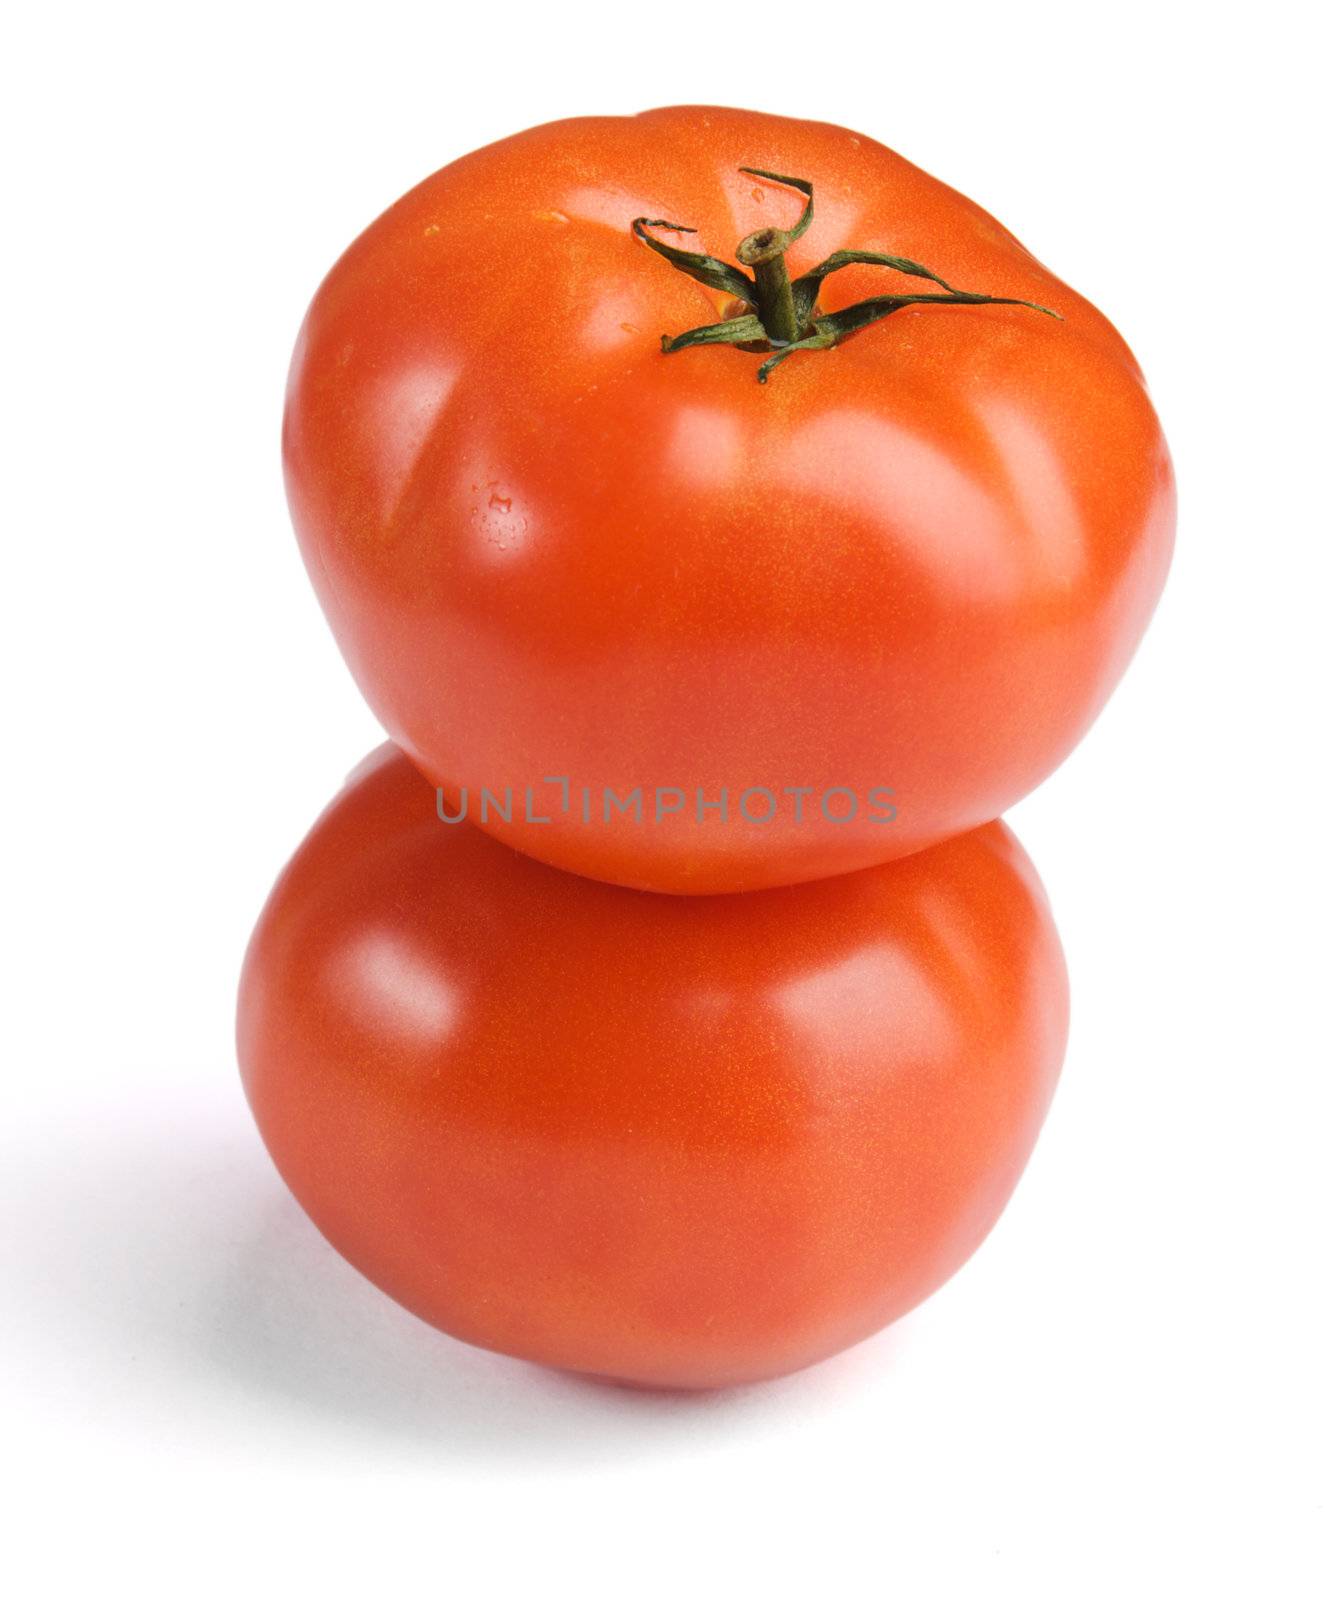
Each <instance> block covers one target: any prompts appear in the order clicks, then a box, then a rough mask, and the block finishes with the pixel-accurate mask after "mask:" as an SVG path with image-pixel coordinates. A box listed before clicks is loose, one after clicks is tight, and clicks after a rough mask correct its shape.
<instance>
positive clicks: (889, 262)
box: [239, 108, 1174, 1386]
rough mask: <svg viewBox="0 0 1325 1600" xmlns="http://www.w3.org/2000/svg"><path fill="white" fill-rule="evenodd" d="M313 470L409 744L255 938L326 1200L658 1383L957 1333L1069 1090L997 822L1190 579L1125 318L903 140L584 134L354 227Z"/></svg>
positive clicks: (317, 415) (517, 1337)
mask: <svg viewBox="0 0 1325 1600" xmlns="http://www.w3.org/2000/svg"><path fill="white" fill-rule="evenodd" d="M669 219H670V220H669ZM737 240H739V244H737V243H736V241H737ZM733 245H735V249H734V250H733V249H732V246H733ZM710 250H712V251H715V252H719V253H717V254H712V255H710V254H707V253H706V252H707V251H710ZM875 324H878V326H875ZM285 459H286V471H287V481H288V486H289V493H290V503H291V508H292V511H293V515H294V521H295V525H296V528H297V530H298V533H299V538H300V542H301V545H302V548H303V552H304V556H305V559H306V562H307V565H308V569H309V573H310V575H311V577H312V579H313V582H314V584H315V586H316V588H317V591H318V594H319V596H320V597H321V600H322V603H323V606H324V607H325V609H326V612H327V616H328V618H329V620H330V622H331V625H332V628H333V630H334V631H335V634H336V637H337V639H338V640H339V642H340V644H341V647H342V649H343V650H344V653H345V655H346V658H347V660H348V662H349V665H350V667H351V670H352V671H353V673H354V675H355V678H356V680H357V682H358V683H359V685H360V687H361V688H362V690H363V693H364V695H365V696H366V698H367V699H368V701H369V702H370V704H371V705H372V707H373V709H374V710H375V711H376V713H377V714H378V716H379V717H380V718H381V720H382V722H383V724H384V725H385V727H386V728H387V730H388V732H389V733H390V735H391V737H392V739H393V740H394V745H390V746H386V747H384V748H383V750H381V751H380V752H378V753H377V754H376V755H374V756H372V757H370V758H369V759H368V760H367V761H366V762H365V763H364V764H363V765H362V766H361V767H360V768H359V769H358V771H357V772H356V773H355V774H354V775H353V776H352V777H351V779H350V780H349V782H348V784H347V786H346V788H345V789H344V791H343V792H342V793H341V795H340V796H339V797H338V798H337V799H336V800H334V801H333V802H332V804H331V806H330V807H329V809H328V810H327V811H326V812H325V813H324V814H323V816H322V817H321V818H320V819H319V821H318V822H317V823H316V825H315V826H314V828H313V830H312V832H311V833H310V834H309V836H308V838H307V839H306V840H305V842H304V844H303V845H302V846H301V847H300V849H299V851H298V852H297V854H296V855H295V857H294V859H293V861H292V862H291V863H290V865H289V866H288V867H287V869H286V871H285V873H284V874H283V875H282V877H281V879H280V881H279V882H278V884H277V886H276V888H275V890H274V891H273V894H272V896H271V899H270V901H269V902H268V905H267V907H266V909H265V910H264V912H263V914H262V917H261V920H260V921H259V923H258V927H257V930H256V932H255V934H254V937H253V942H252V945H251V947H250V950H249V955H248V959H247V963H246V966H245V972H244V978H243V985H242V991H241V996H240V1011H239V1047H240V1058H241V1063H242V1067H243V1073H244V1080H245V1084H246V1087H247V1090H248V1094H249V1098H250V1101H251V1103H252V1106H253V1109H254V1112H255V1115H256V1117H257V1120H258V1123H259V1126H260V1127H261V1130H262V1133H263V1136H264V1138H265V1139H266V1141H267V1144H268V1146H269V1148H270V1150H271V1153H272V1155H273V1157H274V1159H275V1161H276V1164H277V1166H278V1167H279V1168H280V1170H281V1172H282V1174H283V1175H284V1177H285V1179H286V1181H287V1182H288V1183H289V1185H290V1187H291V1189H292V1190H293V1191H294V1193H295V1195H296V1196H297V1197H298V1199H299V1200H300V1202H301V1203H302V1204H303V1205H304V1207H305V1208H306V1209H307V1211H308V1212H309V1214H310V1216H311V1217H312V1218H313V1220H314V1221H315V1222H316V1223H317V1225H318V1226H319V1227H320V1228H321V1229H322V1231H323V1232H324V1233H325V1234H326V1236H327V1237H328V1238H329V1239H330V1240H331V1241H332V1243H333V1244H334V1245H335V1246H336V1247H337V1248H338V1249H340V1250H341V1251H342V1252H343V1253H344V1254H345V1255H346V1256H347V1257H348V1258H349V1259H350V1260H351V1261H352V1262H354V1263H355V1264H356V1265H357V1266H358V1267H359V1268H361V1269H362V1271H364V1272H365V1273H366V1274H367V1275H368V1276H369V1277H370V1278H372V1279H373V1281H374V1282H376V1283H378V1284H379V1285H381V1287H382V1288H384V1289H385V1290H386V1291H387V1292H388V1293H389V1294H391V1295H394V1296H395V1297H396V1298H397V1299H398V1300H400V1301H401V1302H402V1303H403V1304H405V1305H406V1306H408V1307H410V1308H411V1309H412V1310H414V1311H415V1312H417V1313H418V1314H419V1315H420V1316H422V1317H424V1318H426V1319H427V1320H429V1321H430V1322H433V1323H435V1324H436V1325H437V1326H439V1327H441V1328H443V1329H445V1330H446V1331H448V1332H450V1333H452V1334H455V1335H457V1336H459V1337H460V1338H463V1339H467V1340H470V1341H472V1342H473V1343H475V1344H480V1345H485V1346H488V1347H490V1348H493V1349H496V1350H502V1351H506V1352H509V1353H511V1354H514V1355H518V1356H523V1357H526V1358H529V1359H531V1360H535V1361H540V1362H546V1363H549V1364H552V1365H555V1366H559V1367H566V1368H574V1369H577V1370H581V1371H586V1372H591V1373H596V1374H600V1375H604V1376H609V1377H614V1378H618V1379H621V1380H625V1381H630V1382H635V1383H645V1384H657V1385H678V1386H708V1385H715V1384H722V1383H731V1382H738V1381H742V1380H748V1379H753V1378H760V1377H766V1376H770V1375H772V1374H776V1373H780V1372H785V1371H788V1370H791V1369H793V1368H796V1367H798V1366H802V1365H804V1364H806V1363H808V1362H811V1361H814V1360H816V1359H819V1358H820V1357H823V1356H826V1355H828V1354H830V1353H832V1352H833V1351H836V1350H839V1349H841V1348H843V1347H844V1346H846V1345H848V1344H850V1343H851V1342H853V1341H855V1340H858V1339H860V1338H862V1337H864V1336H865V1335H867V1334H869V1333H871V1332H873V1331H874V1330H876V1329H877V1328H879V1327H881V1326H882V1325H883V1324H885V1323H886V1322H888V1321H890V1320H891V1319H892V1318H894V1317H896V1316H898V1315H900V1314H901V1313H902V1312H904V1311H906V1310H907V1309H908V1308H909V1307H911V1306H913V1305H915V1304H916V1303H917V1302H918V1301H919V1300H920V1299H922V1298H923V1297H924V1296H925V1295H927V1294H929V1293H930V1292H931V1291H932V1290H933V1289H934V1288H936V1287H937V1286H938V1284H940V1283H941V1282H942V1281H943V1280H944V1279H945V1278H946V1277H947V1276H948V1275H949V1274H950V1273H951V1272H953V1271H954V1270H955V1269H956V1268H957V1267H958V1266H959V1265H960V1264H961V1263H962V1261H963V1260H965V1258H966V1257H967V1256H968V1255H969V1254H970V1253H971V1251H972V1250H973V1249H974V1248H975V1247H976V1245H977V1244H978V1243H979V1241H980V1240H981V1238H982V1237H983V1236H984V1234H985V1233H986V1232H987V1230H988V1229H989V1228H990V1227H991V1225H992V1224H993V1222H994V1220H995V1218H996V1217H997V1215H998V1213H999V1211H1000V1209H1001V1208H1002V1206H1003V1204H1004V1202H1005V1201H1006V1200H1007V1198H1008V1195H1009V1193H1010V1192H1011V1189H1012V1187H1013V1185H1014V1183H1015V1182H1016V1179H1017V1177H1018V1175H1019V1173H1020V1171H1021V1169H1022V1166H1023V1164H1024V1163H1025V1161H1026V1159H1027V1157H1028V1155H1029V1153H1030V1149H1031V1146H1032V1144H1033V1142H1034V1139H1035V1136H1036V1134H1037V1131H1038V1129H1039V1126H1040V1123H1041V1121H1042V1119H1043V1116H1044V1114H1045V1110H1046V1107H1047V1104H1048V1101H1049V1097H1050V1094H1051V1091H1052V1088H1053V1085H1054V1081H1055V1078H1056V1076H1057V1073H1058V1069H1059V1066H1060V1063H1061V1058H1062V1053H1063V1046H1064V1038H1065V1028H1066V1013H1067V998H1066V981H1065V975H1064V970H1063V964H1062V956H1061V952H1060V950H1059V947H1058V943H1057V939H1056V936H1055V933H1054V929H1053V925H1052V922H1051V920H1050V917H1049V914H1048V910H1047V907H1046V904H1045V899H1044V895H1043V891H1042V890H1041V888H1040V885H1039V882H1038V880H1037V879H1036V876H1035V872H1034V870H1033V868H1032V867H1031V865H1030V863H1029V861H1028V860H1027V859H1026V856H1025V855H1024V854H1023V852H1022V851H1021V849H1020V847H1019V846H1018V844H1017V843H1016V841H1015V839H1014V838H1013V837H1012V835H1011V834H1010V833H1009V831H1008V830H1007V828H1006V827H1005V826H1004V825H1003V824H1002V823H1001V822H999V821H997V820H996V819H997V818H998V816H999V814H1000V813H1001V812H1002V811H1003V810H1004V809H1005V808H1006V807H1007V806H1008V805H1009V804H1010V803H1012V802H1013V801H1015V800H1017V799H1018V798H1019V797H1020V796H1022V795H1024V794H1025V793H1026V792H1027V791H1028V790H1030V789H1031V788H1032V787H1034V785H1035V784H1037V783H1038V782H1039V781H1040V780H1041V779H1042V778H1043V777H1044V776H1045V775H1046V774H1047V773H1048V772H1050V771H1051V770H1052V769H1053V768H1054V766H1055V765H1056V764H1057V763H1058V762H1059V761H1060V760H1061V759H1062V758H1063V757H1064V756H1065V755H1066V753H1067V752H1068V751H1069V750H1070V749H1071V747H1072V746H1073V744H1074V743H1075V742H1076V740H1077V739H1078V738H1079V737H1080V736H1081V735H1082V733H1083V732H1084V731H1085V729H1086V728H1087V726H1088V725H1089V723H1090V722H1091V720H1092V718H1093V717H1094V716H1095V714H1096V712H1097V711H1098V710H1099V709H1100V707H1101V705H1102V704H1103V702H1104V700H1105V698H1106V697H1107V695H1108V694H1109V692H1110V690H1111V689H1112V687H1113V685H1114V683H1115V682H1116V681H1117V679H1118V677H1119V675H1120V673H1121V672H1122V671H1123V668H1124V667H1125V665H1126V663H1127V661H1128V659H1129V657H1130V655H1131V653H1132V651H1133V649H1134V647H1135V645H1136V643H1137V640H1138V638H1139V636H1140V634H1141V631H1142V629H1143V628H1144V626H1145V623H1146V621H1147V619H1148V617H1149V615H1150V613H1151V611H1152V609H1153V607H1154V604H1155V601H1156V598H1157V596H1158V592H1159V589H1160V586H1161V584H1162V582H1163V578H1164V574H1165V571H1166V568H1167V564H1168V560H1169V554H1170V548H1171V543H1172V531H1173V516H1174V511H1173V485H1172V473H1171V468H1170V464H1169V459H1168V455H1167V452H1166V449H1165V445H1164V441H1163V438H1162V435H1161V433H1160V429H1159V426H1158V423H1157V421H1156V418H1155V415H1154V412H1153V410H1152V408H1151V405H1150V401H1149V399H1148V397H1147V394H1146V389H1145V384H1144V382H1143V379H1142V377H1141V374H1140V371H1139V370H1138V368H1137V365H1136V362H1135V360H1134V359H1133V357H1132V355H1131V353H1130V352H1129V350H1128V349H1127V346H1126V345H1125V344H1124V343H1123V341H1122V340H1121V339H1120V337H1119V336H1118V334H1117V333H1116V332H1115V331H1114V329H1113V328H1112V327H1111V326H1110V324H1109V323H1108V322H1107V321H1106V320H1105V319H1104V317H1102V316H1101V315H1100V313H1099V312H1097V311H1096V310H1094V309H1093V308H1092V307H1091V306H1090V305H1089V304H1087V303H1086V302H1085V301H1084V300H1082V299H1081V298H1080V296H1078V295H1076V294H1074V293H1073V292H1072V291H1071V290H1070V289H1068V288H1067V287H1066V286H1065V285H1064V284H1062V283H1061V282H1059V281H1058V280H1057V279H1056V278H1054V277H1053V276H1052V275H1051V274H1050V273H1049V272H1048V271H1047V270H1046V269H1045V268H1044V267H1042V266H1041V265H1040V264H1039V263H1038V262H1037V261H1036V260H1035V259H1034V258H1033V257H1032V256H1031V255H1029V254H1028V253H1027V252H1026V250H1025V249H1024V248H1023V247H1022V246H1021V245H1020V244H1019V243H1018V242H1017V241H1016V240H1015V239H1014V238H1013V237H1012V236H1011V235H1010V234H1009V233H1008V232H1007V231H1006V230H1005V229H1004V228H1002V227H1001V226H1000V225H999V224H998V223H997V222H995V221H994V220H993V218H992V217H990V216H988V215H987V214H986V213H985V212H983V211H981V210H980V209H979V208H978V207H976V206H974V205H973V204H971V202H970V201H968V200H965V199H963V198H962V196H960V195H958V194H956V193H954V192H953V191H952V190H951V189H948V188H946V187H944V185H942V184H940V183H938V182H936V181H935V180H934V179H932V178H930V177H928V176H926V175H925V174H924V173H922V172H920V171H918V170H917V169H916V168H914V167H912V166H910V165H909V164H908V163H907V162H905V161H904V160H902V159H901V158H900V157H899V156H897V155H894V154H893V153H892V152H891V151H889V150H886V149H884V148H883V147H882V146H880V145H877V144H874V143H872V142H871V141H870V140H868V139H865V138H863V137H858V136H856V135H854V134H850V133H847V132H845V131H844V130H842V129H840V128H835V127H831V126H828V125H825V124H819V123H805V122H796V121H790V120H786V119H782V118H777V117H771V116H762V115H754V114H751V113H746V112H737V111H727V110H717V109H695V108H688V109H674V110H667V111H658V112H653V113H650V114H648V115H645V116H641V117H637V118H586V119H582V120H576V121H571V122H563V123H558V124H554V125H551V126H548V127H542V128H537V129H534V130H533V131H531V132H528V133H525V134H522V135H520V136H519V137H517V138H513V139H509V140H506V141H504V142H502V143H500V144H497V145H493V146H491V147H489V148H487V149H485V150H481V151H479V152H477V153H476V154H474V155H471V156H468V157H466V158H465V159H464V160H461V161H458V162H456V163H455V164H453V165H452V166H450V167H447V168H445V169H444V170H443V171H441V172H439V173H437V174H435V175H434V176H433V177H431V178H429V179H428V180H427V181H426V182H424V183H423V184H421V185H420V186H419V187H418V188H416V189H415V190H413V191H412V192H411V193H410V194H408V195H406V196H405V198H404V199H402V200H400V201H399V202H397V204H396V205H395V206H393V207H392V208H391V209H390V210H389V211H388V212H387V213H386V214H385V215H384V216H383V217H381V218H379V220H378V221H377V222H375V223H374V224H373V225H372V227H370V228H369V229H368V231H367V232H366V233H364V234H363V235H362V236H361V237H360V238H359V239H358V240H357V241H356V242H355V243H354V244H353V245H352V246H351V247H350V249H349V250H348V251H347V252H346V254H345V255H344V256H343V257H342V258H341V259H340V261H339V262H338V263H337V264H336V265H335V267H334V268H333V269H332V271H331V274H330V276H329V277H328V278H327V280H326V282H325V283H324V284H323V285H322V287H321V289H320V290H319V291H318V293H317V296H316V298H315V299H314V301H313V304H312V307H311V309H310V311H309V313H308V317H307V319H306V321H305V324H304V328H303V330H302V332H301V334H300V337H299V343H298V347H297V350H296V353H295V358H294V365H293V370H292V373H291V379H290V389H289V397H288V406H287V413H286V431H285Z"/></svg>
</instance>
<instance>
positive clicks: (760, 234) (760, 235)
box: [631, 167, 1062, 383]
mask: <svg viewBox="0 0 1325 1600" xmlns="http://www.w3.org/2000/svg"><path fill="white" fill-rule="evenodd" d="M739 170H740V171H741V172H744V173H748V174H749V176H750V177H752V178H766V179H768V181H769V182H770V183H781V184H786V185H787V187H788V188H791V189H797V190H799V191H800V193H801V194H803V195H804V196H805V206H804V209H803V210H802V212H801V214H800V217H799V219H798V220H797V222H796V225H795V227H793V228H789V229H783V228H760V229H759V230H758V231H757V232H755V233H751V234H747V235H746V237H745V238H744V239H742V240H741V242H740V244H738V245H737V246H736V259H737V261H739V262H740V264H741V266H742V267H748V268H749V269H750V272H751V273H753V276H750V275H749V274H747V273H745V272H742V271H741V270H740V268H739V267H733V266H730V265H729V264H728V263H727V262H725V261H720V260H719V259H718V258H717V257H716V256H706V255H700V254H698V253H697V252H695V251H691V250H679V249H677V247H676V246H675V245H670V244H664V243H663V241H662V240H661V239H657V238H655V237H654V236H653V234H652V233H651V232H650V231H649V230H650V229H651V228H662V229H664V230H665V231H666V232H669V233H693V232H694V231H695V230H694V229H693V228H686V227H682V226H681V225H680V224H679V223H675V222H663V221H661V220H659V219H657V218H651V217H636V218H635V220H634V221H633V222H632V223H631V231H632V232H633V233H634V234H635V236H636V238H638V239H641V240H642V241H643V242H644V243H645V244H646V245H648V247H649V248H650V250H653V251H655V252H656V253H657V254H658V255H660V256H662V257H663V259H664V260H665V261H667V262H669V263H670V265H672V266H673V267H675V268H676V269H677V271H678V272H684V273H685V274H686V276H687V277H690V278H694V279H695V280H696V281H697V282H699V283H702V284H705V285H707V287H708V288H710V289H718V290H721V291H722V292H723V293H724V294H729V295H732V296H733V297H734V298H735V299H736V300H738V301H740V302H743V303H744V305H746V306H748V307H749V310H748V312H747V313H744V314H741V315H737V316H731V317H728V318H726V319H725V320H723V321H722V322H716V323H707V324H705V325H704V326H703V327H700V328H690V329H688V330H687V331H686V332H685V333H678V334H673V335H669V334H664V335H663V337H662V351H663V354H664V355H671V354H672V353H673V351H676V350H685V349H688V348H689V347H690V346H691V345H700V344H732V345H737V346H739V347H740V348H743V349H746V350H754V351H756V352H759V353H762V354H764V355H766V356H767V359H766V360H765V361H763V362H762V363H761V365H760V367H759V370H758V372H757V374H756V376H757V377H758V379H759V381H760V383H767V381H768V377H769V374H770V373H771V372H772V371H773V369H774V367H776V366H777V365H778V364H779V363H780V362H782V361H785V360H786V358H787V357H788V356H790V355H794V354H795V353H796V351H798V350H828V349H831V348H832V346H833V345H835V344H837V343H838V341H839V340H841V339H844V338H846V336H847V335H848V334H851V333H857V332H859V331H860V329H862V328H867V327H868V326H869V325H870V324H871V323H873V322H878V321H879V320H880V319H881V318H883V317H887V316H891V315H892V313H893V312H894V311H900V310H901V309H902V307H903V306H914V305H945V304H946V305H965V306H1024V307H1026V308H1027V309H1028V310H1031V311H1042V312H1043V313H1044V315H1045V316H1047V317H1054V318H1056V319H1057V320H1059V321H1061V320H1062V319H1061V317H1060V316H1059V314H1058V312H1057V311H1051V310H1050V309H1049V308H1048V306H1042V305H1037V304H1036V303H1035V301H1033V300H1012V299H1008V298H1007V297H1005V296H1003V295H992V294H973V293H971V292H969V291H967V290H965V289H954V288H953V286H952V285H951V284H950V283H948V282H947V281H946V280H945V279H943V278H940V277H939V275H938V273H936V272H931V271H930V269H929V268H928V267H925V266H922V265H921V264H920V262H918V261H912V260H910V259H909V258H908V257H906V256H891V255H883V254H881V253H880V252H879V251H876V250H835V251H834V252H833V253H832V255H830V256H829V257H828V258H827V259H826V260H824V261H821V262H820V263H819V265H818V266H817V267H813V268H811V270H810V271H809V272H806V273H803V274H802V275H801V276H800V277H799V278H795V279H793V278H792V277H791V276H790V275H789V273H788V272H787V263H786V254H787V251H788V250H789V249H790V247H791V246H792V245H793V244H795V242H796V240H797V239H799V238H800V236H801V235H802V234H803V233H804V232H805V230H806V229H807V228H808V227H809V226H810V223H811V222H812V221H813V220H814V185H813V184H812V183H811V182H810V181H809V180H808V179H807V178H788V177H785V176H784V175H783V174H782V173H779V172H766V171H765V170H764V169H763V168H762V167H741V168H740V169H739ZM853 266H871V267H890V268H891V269H892V270H893V271H894V272H902V273H905V274H907V276H909V277H912V278H925V279H927V280H928V281H929V282H930V283H935V284H937V285H938V286H939V288H940V289H941V290H942V291H943V292H942V293H941V294H887V295H875V296H873V297H872V298H870V299H868V300H859V301H857V302H856V304H855V305H852V306H847V307H846V308H845V309H844V310H841V311H834V312H831V313H829V314H828V315H824V314H823V313H821V312H820V310H819V305H818V301H819V290H820V287H821V286H822V284H823V281H824V279H825V278H826V277H828V276H829V274H830V273H833V272H837V271H840V269H841V268H843V267H853ZM770 350H771V351H772V354H771V355H769V354H768V352H769V351H770Z"/></svg>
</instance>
